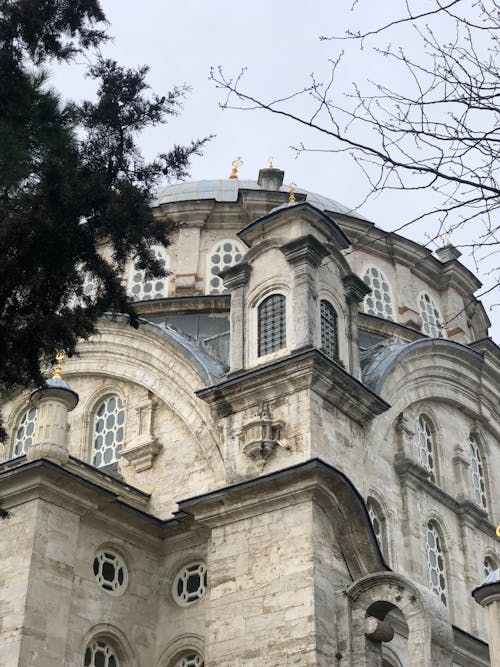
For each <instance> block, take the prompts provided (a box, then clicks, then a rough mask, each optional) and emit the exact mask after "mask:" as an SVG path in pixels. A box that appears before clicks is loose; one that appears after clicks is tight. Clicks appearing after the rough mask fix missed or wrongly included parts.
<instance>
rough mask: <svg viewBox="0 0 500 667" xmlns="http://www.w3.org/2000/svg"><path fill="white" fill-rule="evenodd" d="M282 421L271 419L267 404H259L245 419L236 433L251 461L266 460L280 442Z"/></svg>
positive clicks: (281, 444)
mask: <svg viewBox="0 0 500 667" xmlns="http://www.w3.org/2000/svg"><path fill="white" fill-rule="evenodd" d="M283 426H284V423H283V421H281V420H279V419H273V418H272V417H271V415H270V413H269V410H268V408H267V406H265V405H264V404H261V405H260V406H259V408H258V409H257V410H256V411H255V412H254V413H253V415H252V416H251V417H250V418H249V419H248V420H247V421H245V422H244V423H243V424H242V426H241V430H240V431H239V432H238V433H237V434H236V436H237V438H238V440H239V443H240V447H241V449H242V451H243V453H244V454H246V455H247V456H248V457H249V458H251V459H252V460H253V461H256V462H258V461H267V460H268V459H269V458H270V457H271V456H272V454H273V452H274V450H275V449H276V447H277V446H278V445H280V446H281V447H284V445H283V443H282V442H280V437H281V431H282V429H283Z"/></svg>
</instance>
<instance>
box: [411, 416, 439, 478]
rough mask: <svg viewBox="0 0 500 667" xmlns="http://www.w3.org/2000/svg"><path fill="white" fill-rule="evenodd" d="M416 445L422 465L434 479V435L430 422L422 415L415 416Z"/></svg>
mask: <svg viewBox="0 0 500 667" xmlns="http://www.w3.org/2000/svg"><path fill="white" fill-rule="evenodd" d="M416 427H417V445H418V450H419V458H420V463H421V464H422V466H423V467H424V468H425V469H426V470H428V471H429V474H430V478H431V480H432V481H433V482H435V481H436V462H435V452H434V436H433V431H434V429H433V428H432V424H431V422H430V421H429V420H428V419H427V417H425V416H424V415H419V416H418V417H417V424H416Z"/></svg>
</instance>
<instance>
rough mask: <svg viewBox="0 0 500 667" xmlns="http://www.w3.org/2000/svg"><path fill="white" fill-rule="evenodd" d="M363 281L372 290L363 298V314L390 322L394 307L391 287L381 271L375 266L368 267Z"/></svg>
mask: <svg viewBox="0 0 500 667" xmlns="http://www.w3.org/2000/svg"><path fill="white" fill-rule="evenodd" d="M363 280H364V282H365V283H366V284H367V285H368V287H370V288H371V290H372V291H371V294H367V295H366V296H365V299H364V302H363V303H364V311H365V313H368V314H369V315H376V316H377V317H384V318H385V319H386V320H392V319H393V316H394V307H393V303H392V292H391V286H390V284H389V281H388V280H387V278H386V277H385V276H384V274H383V273H382V271H380V269H377V268H376V267H375V266H370V267H368V269H367V270H366V272H365V275H364V276H363Z"/></svg>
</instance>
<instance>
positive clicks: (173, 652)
mask: <svg viewBox="0 0 500 667" xmlns="http://www.w3.org/2000/svg"><path fill="white" fill-rule="evenodd" d="M193 650H194V651H196V652H197V653H199V654H200V655H204V652H205V643H204V641H203V639H202V638H201V637H200V636H199V635H194V634H183V635H180V636H179V637H177V638H176V639H174V640H173V641H171V642H170V644H168V646H167V647H166V648H165V649H163V651H162V653H161V655H160V657H159V659H158V660H157V662H156V667H171V665H173V664H175V660H178V659H180V658H181V657H182V656H183V654H185V653H186V652H188V651H193Z"/></svg>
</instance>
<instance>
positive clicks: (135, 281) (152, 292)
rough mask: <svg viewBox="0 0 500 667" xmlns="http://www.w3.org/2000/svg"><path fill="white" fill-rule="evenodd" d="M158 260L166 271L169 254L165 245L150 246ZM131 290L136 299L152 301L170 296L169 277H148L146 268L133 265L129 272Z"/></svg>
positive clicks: (129, 287)
mask: <svg viewBox="0 0 500 667" xmlns="http://www.w3.org/2000/svg"><path fill="white" fill-rule="evenodd" d="M150 250H151V252H152V253H153V254H154V257H155V259H156V260H158V262H159V264H160V266H161V268H162V269H164V270H165V271H166V270H167V269H168V255H167V251H166V250H165V248H164V247H163V246H153V247H151V248H150ZM128 289H129V292H130V294H131V296H132V299H133V300H134V301H151V300H152V299H162V298H164V297H166V296H168V277H167V276H163V277H162V278H146V271H145V270H144V269H137V268H136V267H135V266H132V268H131V270H130V274H129V284H128Z"/></svg>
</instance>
